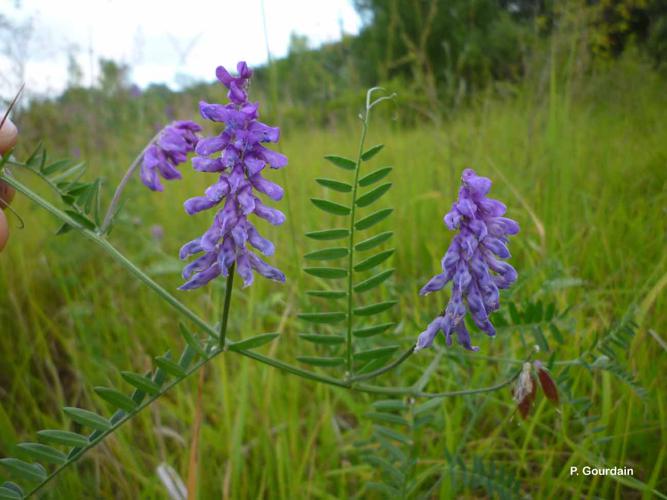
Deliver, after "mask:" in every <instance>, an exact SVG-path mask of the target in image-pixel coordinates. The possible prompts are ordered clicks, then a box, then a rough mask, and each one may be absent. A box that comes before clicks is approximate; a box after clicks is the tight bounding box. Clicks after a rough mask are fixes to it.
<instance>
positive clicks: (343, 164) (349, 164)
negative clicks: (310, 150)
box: [324, 155, 357, 170]
mask: <svg viewBox="0 0 667 500" xmlns="http://www.w3.org/2000/svg"><path fill="white" fill-rule="evenodd" d="M324 159H325V160H328V161H330V162H331V163H333V164H334V165H336V166H337V167H340V168H344V169H345V170H354V169H355V168H357V163H356V162H355V161H353V160H350V159H349V158H344V157H342V156H337V155H327V156H325V157H324Z"/></svg>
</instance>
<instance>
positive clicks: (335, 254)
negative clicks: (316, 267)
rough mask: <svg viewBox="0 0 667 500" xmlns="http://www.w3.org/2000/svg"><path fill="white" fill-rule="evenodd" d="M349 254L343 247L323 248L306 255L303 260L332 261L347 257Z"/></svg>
mask: <svg viewBox="0 0 667 500" xmlns="http://www.w3.org/2000/svg"><path fill="white" fill-rule="evenodd" d="M349 253H350V252H349V251H348V250H347V248H344V247H338V248H325V249H323V250H317V251H315V252H310V253H307V254H306V255H304V256H303V258H304V259H309V260H333V259H340V258H342V257H347V256H348V255H349Z"/></svg>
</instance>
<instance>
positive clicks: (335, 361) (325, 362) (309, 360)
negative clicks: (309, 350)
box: [296, 356, 345, 366]
mask: <svg viewBox="0 0 667 500" xmlns="http://www.w3.org/2000/svg"><path fill="white" fill-rule="evenodd" d="M296 359H297V360H298V361H300V362H302V363H305V364H307V365H313V366H340V365H342V364H344V363H345V359H343V358H339V357H336V358H324V357H322V358H320V357H315V356H297V358H296Z"/></svg>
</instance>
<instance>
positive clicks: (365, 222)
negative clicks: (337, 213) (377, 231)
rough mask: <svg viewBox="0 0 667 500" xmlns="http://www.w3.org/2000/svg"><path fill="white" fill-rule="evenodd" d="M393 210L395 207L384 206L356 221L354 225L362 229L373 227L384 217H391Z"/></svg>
mask: <svg viewBox="0 0 667 500" xmlns="http://www.w3.org/2000/svg"><path fill="white" fill-rule="evenodd" d="M393 211H394V209H393V208H383V209H382V210H378V211H377V212H373V213H372V214H370V215H369V216H367V217H364V218H363V219H361V220H359V221H357V222H355V224H354V227H355V228H357V229H359V230H360V231H361V230H363V229H368V228H370V227H373V226H374V225H375V224H377V223H378V222H380V221H383V220H384V219H386V218H387V217H389V216H390V215H391V213H392V212H393Z"/></svg>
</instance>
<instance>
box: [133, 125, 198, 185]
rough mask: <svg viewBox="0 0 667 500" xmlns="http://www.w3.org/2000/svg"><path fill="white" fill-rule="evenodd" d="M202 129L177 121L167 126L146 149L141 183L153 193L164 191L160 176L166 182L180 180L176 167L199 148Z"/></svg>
mask: <svg viewBox="0 0 667 500" xmlns="http://www.w3.org/2000/svg"><path fill="white" fill-rule="evenodd" d="M200 131H201V127H200V126H199V125H197V124H196V123H194V122H191V121H176V122H173V123H171V124H170V125H167V126H166V127H165V128H164V129H162V132H160V135H159V136H158V138H157V140H156V141H155V142H154V143H153V144H151V145H150V146H148V148H146V152H145V153H144V158H143V162H142V164H141V182H143V183H144V184H145V185H146V187H148V188H150V189H152V190H153V191H162V190H163V189H164V188H163V187H162V184H161V183H160V176H162V178H163V179H166V180H172V179H180V178H181V173H180V172H179V171H178V170H176V168H175V167H177V166H178V165H180V164H181V163H184V162H185V161H186V160H187V158H188V153H192V152H193V151H194V150H195V147H196V146H197V142H198V141H199V137H198V136H197V132H200Z"/></svg>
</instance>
